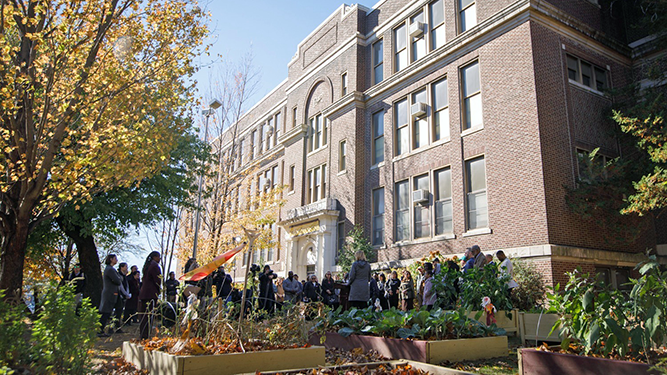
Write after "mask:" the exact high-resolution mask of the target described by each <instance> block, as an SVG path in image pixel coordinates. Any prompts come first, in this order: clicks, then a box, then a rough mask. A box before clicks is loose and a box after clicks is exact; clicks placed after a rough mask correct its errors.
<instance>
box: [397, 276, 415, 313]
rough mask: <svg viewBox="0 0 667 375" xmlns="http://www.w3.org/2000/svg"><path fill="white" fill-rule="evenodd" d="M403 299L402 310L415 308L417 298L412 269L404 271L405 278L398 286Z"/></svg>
mask: <svg viewBox="0 0 667 375" xmlns="http://www.w3.org/2000/svg"><path fill="white" fill-rule="evenodd" d="M398 291H399V296H400V300H401V310H403V311H410V310H412V309H413V308H414V300H415V283H414V282H413V281H412V274H410V271H408V270H405V271H403V280H402V281H401V286H400V287H399V288H398Z"/></svg>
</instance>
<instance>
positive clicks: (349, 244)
mask: <svg viewBox="0 0 667 375" xmlns="http://www.w3.org/2000/svg"><path fill="white" fill-rule="evenodd" d="M359 250H361V251H363V252H364V254H366V259H368V260H369V261H370V260H371V259H373V258H374V251H373V246H372V245H371V242H370V241H369V240H368V238H367V237H366V236H365V235H364V230H363V229H362V228H361V227H360V226H358V225H357V226H355V227H354V229H352V231H351V232H350V233H349V235H348V237H347V239H346V241H345V246H344V247H343V249H342V250H341V251H340V253H339V254H338V261H337V263H338V265H339V266H340V267H341V270H342V272H343V274H346V273H348V272H350V267H351V266H352V263H354V261H355V260H356V259H355V257H354V254H355V253H356V252H357V251H359Z"/></svg>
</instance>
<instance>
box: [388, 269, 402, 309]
mask: <svg viewBox="0 0 667 375" xmlns="http://www.w3.org/2000/svg"><path fill="white" fill-rule="evenodd" d="M400 286H401V280H399V279H398V274H397V273H396V271H393V272H392V273H391V276H390V279H389V281H388V282H387V286H386V291H387V294H388V297H387V299H388V300H389V308H392V307H393V308H396V309H397V308H398V288H399V287H400Z"/></svg>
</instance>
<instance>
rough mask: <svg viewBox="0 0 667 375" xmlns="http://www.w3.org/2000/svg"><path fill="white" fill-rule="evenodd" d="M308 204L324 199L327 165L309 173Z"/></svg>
mask: <svg viewBox="0 0 667 375" xmlns="http://www.w3.org/2000/svg"><path fill="white" fill-rule="evenodd" d="M307 191H308V197H306V198H307V199H306V201H307V203H313V202H317V201H319V200H320V199H322V198H324V194H325V192H326V165H320V166H319V167H315V168H313V169H311V170H309V171H308V190H307Z"/></svg>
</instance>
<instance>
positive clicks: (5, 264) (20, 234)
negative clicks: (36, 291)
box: [0, 214, 29, 300]
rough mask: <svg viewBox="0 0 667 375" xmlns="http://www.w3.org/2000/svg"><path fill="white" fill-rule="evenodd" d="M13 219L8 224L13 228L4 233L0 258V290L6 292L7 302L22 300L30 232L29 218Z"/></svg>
mask: <svg viewBox="0 0 667 375" xmlns="http://www.w3.org/2000/svg"><path fill="white" fill-rule="evenodd" d="M9 215H11V214H9ZM9 215H8V216H9ZM11 216H13V215H11ZM11 219H14V220H11ZM11 219H10V220H8V221H7V223H8V224H10V225H12V226H13V228H9V230H8V231H7V232H6V233H3V239H2V256H0V290H4V291H5V299H6V300H11V299H19V298H21V293H22V289H23V264H24V262H25V250H26V246H27V245H28V232H29V223H28V221H29V218H28V220H19V218H16V217H13V218H11Z"/></svg>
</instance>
